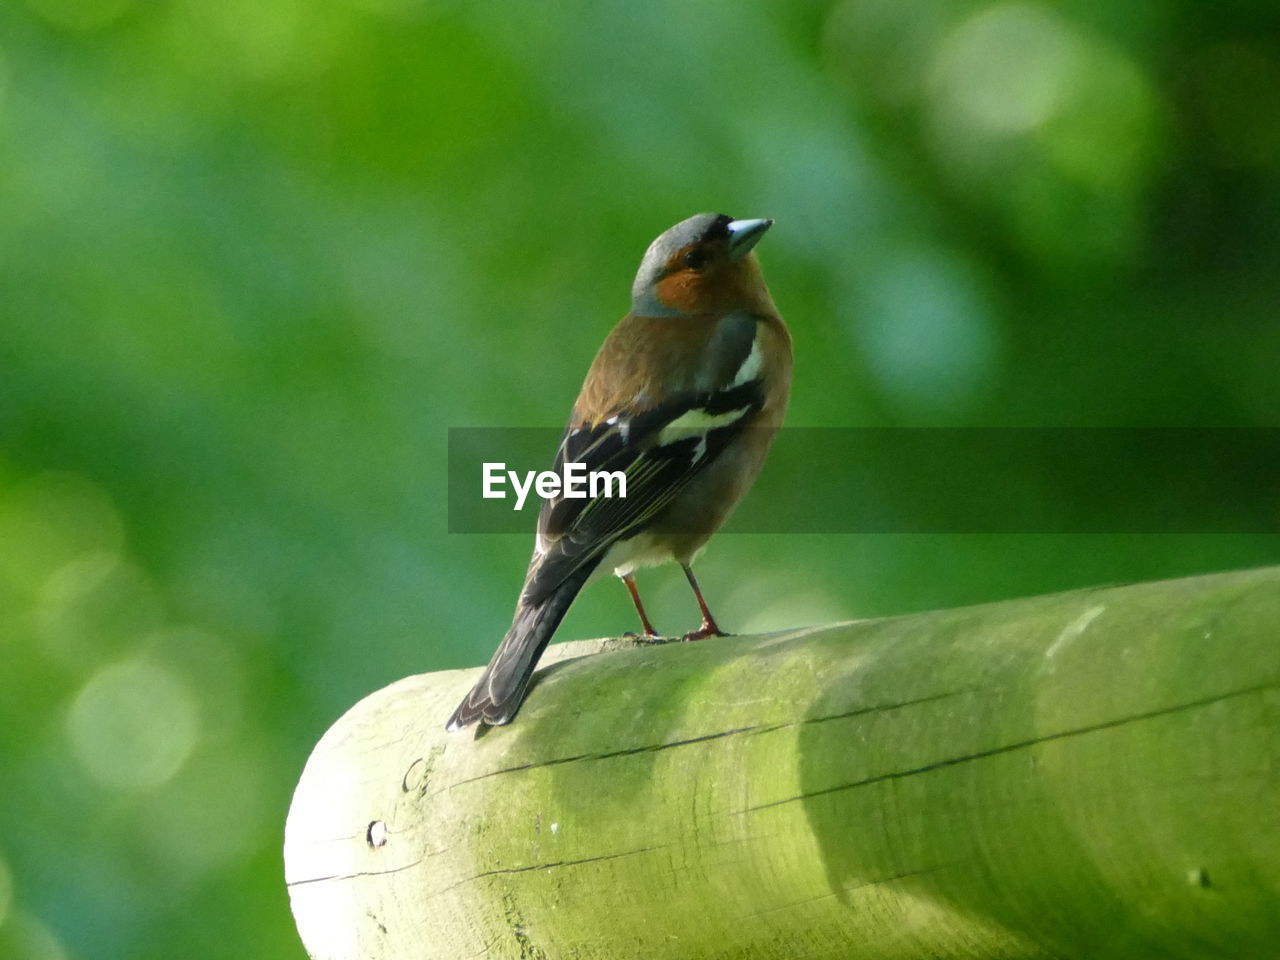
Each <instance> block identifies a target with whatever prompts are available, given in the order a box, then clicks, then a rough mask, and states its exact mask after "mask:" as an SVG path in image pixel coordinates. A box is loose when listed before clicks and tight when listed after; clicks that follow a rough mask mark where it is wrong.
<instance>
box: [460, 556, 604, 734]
mask: <svg viewBox="0 0 1280 960" xmlns="http://www.w3.org/2000/svg"><path fill="white" fill-rule="evenodd" d="M594 566H595V564H587V565H584V567H583V568H579V569H578V570H576V571H574V573H573V574H571V575H570V577H569V578H568V579H567V580H565V581H564V582H563V583H562V584H560V585H559V586H558V587H556V588H555V589H554V590H552V591H551V592H550V593H549V594H547V595H546V596H545V597H543V598H541V599H539V600H538V601H537V602H536V603H528V602H526V600H525V598H524V596H523V595H522V596H521V598H520V603H519V604H518V605H517V607H516V615H515V619H514V620H512V622H511V629H510V630H508V631H507V635H506V636H505V637H503V638H502V643H500V644H499V645H498V649H497V651H495V653H494V655H493V659H492V660H490V661H489V666H487V667H485V671H484V673H483V674H481V676H480V679H479V681H477V683H476V685H475V686H474V687H472V688H471V692H470V693H468V694H467V696H466V698H465V699H464V700H463V701H462V703H460V704H458V709H457V710H455V711H453V716H451V717H450V718H449V723H448V724H447V725H446V729H448V730H450V731H453V730H460V729H461V728H463V727H465V726H467V725H468V724H472V723H475V722H476V721H477V720H480V721H483V722H484V723H487V724H489V725H490V726H498V725H500V724H504V723H510V722H511V721H512V719H513V718H514V717H515V715H516V711H517V710H519V709H520V704H521V703H522V702H523V701H524V696H525V693H526V692H527V691H528V689H529V680H530V678H531V677H532V676H533V669H534V667H536V666H537V664H538V657H540V656H541V655H542V651H543V650H544V649H545V648H546V646H547V643H548V641H550V640H551V635H552V634H553V633H555V632H556V627H558V626H560V621H561V620H563V619H564V615H565V613H566V612H568V610H569V606H570V605H571V604H572V603H573V600H574V598H575V597H576V596H577V595H578V591H579V590H581V589H582V587H583V585H584V584H585V583H586V582H587V577H588V576H590V574H591V569H592V568H593V567H594Z"/></svg>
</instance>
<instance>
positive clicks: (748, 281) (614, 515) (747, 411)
mask: <svg viewBox="0 0 1280 960" xmlns="http://www.w3.org/2000/svg"><path fill="white" fill-rule="evenodd" d="M773 222H774V221H773V220H770V219H744V220H736V219H734V218H732V217H729V216H727V215H725V214H717V213H700V214H697V215H696V216H693V217H689V218H688V219H686V220H682V221H680V222H679V223H677V224H676V225H675V226H673V227H671V228H670V229H668V230H666V231H665V232H663V233H662V234H660V235H659V236H658V238H657V239H656V240H654V241H653V242H652V243H651V244H650V245H649V247H648V249H647V250H646V252H645V254H644V257H643V259H642V260H641V262H640V268H639V270H638V271H637V272H636V276H635V281H634V282H633V284H632V287H631V309H630V311H629V312H628V313H627V314H626V315H625V316H624V317H623V318H622V319H621V320H620V321H619V322H618V324H617V325H616V326H615V327H614V328H613V331H612V332H611V333H610V334H609V335H608V337H607V338H606V339H605V341H604V343H603V344H602V345H601V347H600V349H599V352H598V353H597V354H596V357H595V360H594V361H593V362H592V364H591V366H590V368H589V369H588V371H587V375H586V378H585V380H584V381H583V384H582V389H581V391H580V393H579V394H578V398H577V401H576V402H575V403H574V405H573V410H572V413H571V414H570V416H569V421H568V424H567V426H566V427H565V430H564V433H563V435H562V438H561V441H560V444H559V447H558V449H557V451H556V454H555V468H554V469H555V472H556V473H557V474H560V473H561V471H562V469H563V466H564V464H566V463H582V464H585V465H586V468H587V470H608V471H616V470H621V471H623V472H624V473H625V478H626V487H625V489H626V496H625V497H622V496H617V495H615V496H612V497H610V496H606V495H604V494H605V491H602V492H601V495H599V496H596V497H588V498H570V497H565V496H556V497H551V498H548V499H545V500H544V501H543V503H542V507H541V510H540V512H539V515H538V525H537V537H536V540H535V545H534V551H533V557H532V558H531V560H530V561H529V568H528V571H527V573H526V574H525V579H524V586H523V588H522V589H521V591H520V596H519V599H518V601H517V603H516V610H515V616H514V617H513V619H512V622H511V627H510V629H509V630H508V631H507V633H506V635H505V636H504V637H503V639H502V642H501V643H500V644H499V645H498V648H497V650H496V651H495V652H494V654H493V659H492V660H490V662H489V665H488V666H487V667H486V668H485V669H484V672H483V673H482V674H481V676H480V679H479V681H478V682H477V683H476V684H475V686H474V687H473V688H472V690H471V691H470V692H469V693H468V694H467V696H466V697H465V698H464V699H463V701H462V703H460V704H459V705H458V708H457V709H456V710H455V711H454V713H453V715H452V716H451V717H450V718H449V721H448V723H447V725H446V727H447V729H448V730H449V731H455V730H459V729H461V728H463V727H466V726H468V725H470V724H472V723H475V722H477V721H479V722H480V723H482V724H484V725H487V726H500V725H502V724H507V723H510V722H511V721H512V720H513V719H514V718H515V716H516V712H517V711H518V710H519V709H520V706H521V704H522V702H523V701H524V698H525V695H526V693H527V692H528V689H529V683H530V680H531V678H532V676H533V672H534V668H535V667H536V666H537V662H538V658H539V657H540V656H541V655H542V651H543V650H544V649H545V647H546V645H547V643H548V642H549V641H550V640H551V636H552V634H554V632H555V630H556V628H557V627H559V625H560V621H561V620H562V619H563V618H564V615H565V613H566V612H567V611H568V609H569V606H570V605H571V604H572V603H573V600H574V598H575V597H576V596H577V595H578V593H579V591H581V590H582V588H583V587H584V586H586V585H587V583H588V582H590V581H592V580H595V579H596V578H598V577H600V576H601V575H603V574H605V573H607V572H609V571H612V572H613V573H614V574H615V575H616V576H617V577H619V578H620V579H621V580H622V582H623V583H624V584H625V586H626V587H627V590H628V592H629V593H630V595H631V599H632V602H633V603H634V604H635V608H636V612H637V613H638V614H639V617H640V624H641V628H642V629H643V631H644V637H646V638H649V639H660V638H659V634H658V633H657V631H656V630H655V629H654V628H653V625H652V623H651V622H650V620H649V617H648V615H647V614H646V613H645V609H644V605H643V603H642V602H641V599H640V593H639V590H638V588H637V587H636V582H635V576H634V574H635V572H636V570H638V569H640V568H642V567H648V566H653V565H656V564H660V563H665V562H669V561H675V562H676V563H679V564H680V566H681V567H682V568H683V569H684V574H685V577H686V578H687V579H688V581H689V586H690V587H691V588H692V589H693V594H694V597H695V598H696V600H697V603H698V609H699V611H700V613H701V615H702V623H701V625H700V626H699V627H698V628H697V629H695V630H691V631H690V632H689V633H687V634H685V635H684V636H683V637H682V639H683V640H687V641H693V640H700V639H703V638H705V637H710V636H725V635H726V634H725V633H724V631H722V630H721V629H720V626H719V624H717V622H716V620H715V618H714V617H713V616H712V614H711V611H710V610H709V609H708V607H707V603H706V600H705V599H704V598H703V595H702V590H701V589H700V587H699V586H698V581H697V578H696V577H695V576H694V574H693V567H692V564H693V561H694V558H695V557H696V555H697V554H698V553H699V552H700V551H701V549H702V548H703V547H704V546H705V545H706V543H707V541H708V540H709V539H710V537H711V535H712V534H713V533H714V532H715V531H716V529H717V528H718V527H719V526H720V525H721V524H722V523H724V521H725V519H726V518H727V517H728V516H729V514H730V513H731V512H732V511H733V509H734V507H735V506H737V504H738V502H739V501H740V500H741V499H742V497H743V496H744V495H745V494H746V492H747V490H748V489H749V488H750V487H751V485H752V483H754V481H755V478H756V475H757V474H758V473H759V471H760V468H761V466H762V465H763V463H764V460H765V457H766V456H767V455H768V452H769V448H770V447H771V446H772V444H773V439H774V436H775V435H776V433H777V431H778V428H779V427H780V426H781V425H782V421H783V417H784V415H785V414H786V409H787V401H788V399H789V396H790V391H791V373H792V346H791V334H790V332H789V330H788V329H787V325H786V323H785V322H784V321H783V319H782V316H781V315H780V314H779V313H778V309H777V307H776V306H775V305H774V302H773V298H772V296H771V295H770V293H769V288H768V287H767V285H766V284H765V280H764V275H763V273H762V272H761V268H760V263H759V260H758V259H757V257H756V254H755V252H754V248H755V246H756V244H757V243H758V242H759V241H760V239H761V238H762V237H763V236H764V234H765V232H766V231H767V230H768V229H769V228H770V227H771V226H773ZM614 492H615V494H616V493H617V492H618V491H614Z"/></svg>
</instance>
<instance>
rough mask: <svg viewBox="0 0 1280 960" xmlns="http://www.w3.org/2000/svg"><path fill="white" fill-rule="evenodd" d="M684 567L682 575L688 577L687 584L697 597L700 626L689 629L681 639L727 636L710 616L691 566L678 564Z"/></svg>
mask: <svg viewBox="0 0 1280 960" xmlns="http://www.w3.org/2000/svg"><path fill="white" fill-rule="evenodd" d="M680 566H682V567H683V568H684V575H685V576H686V577H688V578H689V586H691V587H693V595H694V596H695V597H697V598H698V609H699V610H701V611H702V626H700V627H699V628H698V629H697V630H690V631H689V632H688V633H686V634H685V635H684V637H683V639H684V640H685V641H686V642H688V641H690V640H702V639H704V638H705V637H727V636H728V634H727V633H725V632H724V631H723V630H721V629H720V627H719V626H717V625H716V619H715V617H713V616H711V611H710V610H708V609H707V601H705V600H703V599H702V590H701V589H700V588H699V587H698V578H697V577H695V576H694V575H693V568H692V567H690V566H689V565H688V564H687V563H682V564H680Z"/></svg>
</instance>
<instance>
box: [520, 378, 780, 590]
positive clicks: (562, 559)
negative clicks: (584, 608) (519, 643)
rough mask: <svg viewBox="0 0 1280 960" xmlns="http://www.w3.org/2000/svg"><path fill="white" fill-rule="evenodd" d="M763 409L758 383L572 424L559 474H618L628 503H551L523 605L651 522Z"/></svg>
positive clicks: (602, 499)
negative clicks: (570, 467)
mask: <svg viewBox="0 0 1280 960" xmlns="http://www.w3.org/2000/svg"><path fill="white" fill-rule="evenodd" d="M763 404H764V393H763V390H762V387H761V383H760V380H759V379H755V380H750V381H747V382H745V383H741V384H737V385H735V386H732V387H730V388H728V389H724V390H714V391H701V392H696V393H687V394H682V395H678V396H674V397H672V398H671V399H670V400H667V401H664V402H662V403H659V404H657V405H655V406H653V407H650V408H649V409H647V410H643V411H638V412H635V413H619V414H617V415H615V416H612V417H609V418H608V419H607V420H604V421H602V422H601V423H599V424H594V425H592V424H579V425H574V424H572V423H571V424H570V425H569V427H568V429H566V430H565V433H564V436H563V438H562V439H561V441H560V447H559V449H558V450H557V451H556V461H555V472H556V473H557V474H561V475H563V469H564V465H565V464H566V463H581V464H583V465H584V466H585V471H586V472H587V473H588V474H590V473H592V472H597V471H607V472H611V473H612V472H620V473H622V474H623V475H625V477H626V497H620V496H618V495H617V494H618V490H619V485H618V484H617V483H615V484H614V487H613V494H614V495H613V496H605V495H604V493H603V491H601V492H600V494H599V495H597V496H594V497H593V496H590V495H589V493H590V487H589V486H588V487H587V492H588V495H587V496H585V497H567V496H564V495H563V491H562V494H561V496H558V497H555V498H552V499H549V500H546V501H545V502H544V503H543V505H542V512H541V513H540V514H539V516H538V552H537V553H536V554H535V556H534V561H533V563H532V565H531V566H530V569H529V575H528V578H527V580H526V582H525V589H524V599H525V600H526V601H527V602H537V600H538V599H539V598H540V597H543V596H546V595H548V594H549V593H550V592H551V591H552V590H554V589H555V588H556V587H557V586H559V585H560V584H561V583H563V582H564V581H565V580H566V579H567V578H568V577H569V576H571V575H572V574H573V573H574V572H575V571H576V570H578V569H579V568H580V567H582V566H583V565H585V564H592V565H594V564H595V563H597V562H599V559H600V557H602V556H603V555H604V552H605V551H606V550H608V548H609V547H610V546H612V545H613V544H614V543H616V542H617V541H618V540H623V539H626V538H627V537H630V536H634V535H635V534H636V533H639V532H640V530H641V529H643V527H644V526H645V524H646V523H647V522H648V521H650V520H651V519H652V518H653V517H654V516H655V515H656V514H658V513H659V512H660V511H661V510H662V509H663V508H664V507H665V506H667V505H668V504H669V503H670V502H671V500H672V498H673V497H674V496H675V495H676V494H677V493H679V491H680V490H681V489H682V488H683V487H684V486H685V485H686V484H687V483H688V482H689V481H690V480H692V479H693V478H694V477H695V476H697V475H698V474H699V473H700V472H701V471H702V470H704V469H705V468H706V467H707V466H708V464H711V463H714V462H715V460H716V459H717V458H718V457H719V456H720V454H721V453H722V452H723V451H724V449H725V447H726V446H728V444H729V442H730V441H731V440H732V439H733V438H734V437H736V436H738V435H739V434H740V433H741V432H742V431H743V430H745V429H747V425H748V424H749V423H751V421H752V420H753V419H754V418H755V414H756V413H758V412H759V411H760V408H761V407H762V406H763Z"/></svg>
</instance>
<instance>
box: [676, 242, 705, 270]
mask: <svg viewBox="0 0 1280 960" xmlns="http://www.w3.org/2000/svg"><path fill="white" fill-rule="evenodd" d="M707 260H708V257H707V252H706V251H705V250H703V249H702V248H701V247H694V248H693V249H692V250H690V251H689V252H688V253H686V254H685V255H684V256H683V257H682V258H681V262H682V263H683V264H684V265H685V266H686V267H688V268H689V269H690V270H701V269H702V268H703V267H705V266H706V265H707Z"/></svg>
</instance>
